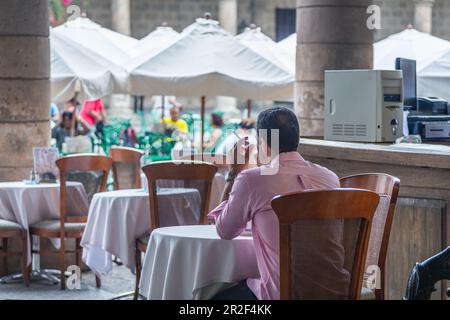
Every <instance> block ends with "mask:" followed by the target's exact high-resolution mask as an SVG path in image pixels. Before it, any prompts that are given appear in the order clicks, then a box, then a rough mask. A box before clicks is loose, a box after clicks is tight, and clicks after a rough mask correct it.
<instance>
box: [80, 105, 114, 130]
mask: <svg viewBox="0 0 450 320" xmlns="http://www.w3.org/2000/svg"><path fill="white" fill-rule="evenodd" d="M80 121H81V122H82V123H83V125H85V126H86V127H88V128H90V130H92V129H94V128H95V131H96V135H97V136H98V137H101V136H102V134H103V126H104V125H105V123H106V121H107V118H106V111H105V107H104V106H103V103H102V99H101V98H100V99H97V100H87V101H85V102H84V104H83V107H82V108H81V111H80Z"/></svg>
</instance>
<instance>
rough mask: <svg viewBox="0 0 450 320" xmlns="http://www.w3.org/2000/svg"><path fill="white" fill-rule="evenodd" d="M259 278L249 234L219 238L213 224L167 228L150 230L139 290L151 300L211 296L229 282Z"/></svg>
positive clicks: (207, 297) (204, 297)
mask: <svg viewBox="0 0 450 320" xmlns="http://www.w3.org/2000/svg"><path fill="white" fill-rule="evenodd" d="M258 277H259V272H258V265H257V262H256V256H255V251H254V246H253V239H252V237H251V236H241V237H238V238H236V239H234V240H221V239H220V238H219V236H218V235H217V232H216V227H215V226H179V227H168V228H161V229H157V230H155V231H153V233H152V236H151V238H150V243H149V246H148V249H147V253H146V254H145V259H144V265H143V270H142V277H141V282H140V293H141V294H142V295H143V296H145V297H147V299H152V300H161V299H168V300H191V299H210V298H212V297H213V296H214V295H215V294H217V293H218V292H219V291H220V290H221V289H223V288H224V287H227V286H230V284H233V283H236V282H238V281H240V280H243V279H248V278H258Z"/></svg>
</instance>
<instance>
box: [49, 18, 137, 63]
mask: <svg viewBox="0 0 450 320" xmlns="http://www.w3.org/2000/svg"><path fill="white" fill-rule="evenodd" d="M53 32H54V34H56V35H58V36H59V37H60V38H63V39H65V40H66V41H68V42H72V43H74V44H77V45H79V46H82V47H84V48H87V49H89V50H91V51H93V52H95V53H96V54H98V55H99V56H101V57H102V58H104V59H106V60H108V61H110V62H112V63H115V64H117V65H123V64H125V63H126V62H127V61H128V60H129V59H130V57H132V56H134V55H137V54H138V53H137V52H136V50H135V49H133V47H134V46H135V45H136V44H137V43H138V40H136V39H133V38H131V37H128V36H125V35H123V34H120V33H118V32H114V31H111V30H109V29H106V28H103V27H102V26H100V25H99V24H97V23H95V22H93V21H91V20H89V19H88V18H85V17H80V18H76V19H74V20H73V21H68V22H66V23H65V24H63V25H61V26H59V27H56V28H54V29H53Z"/></svg>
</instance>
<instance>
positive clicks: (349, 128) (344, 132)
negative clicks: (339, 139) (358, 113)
mask: <svg viewBox="0 0 450 320" xmlns="http://www.w3.org/2000/svg"><path fill="white" fill-rule="evenodd" d="M366 135H367V126H366V125H365V124H356V125H355V124H333V136H347V137H355V136H357V137H365V136H366Z"/></svg>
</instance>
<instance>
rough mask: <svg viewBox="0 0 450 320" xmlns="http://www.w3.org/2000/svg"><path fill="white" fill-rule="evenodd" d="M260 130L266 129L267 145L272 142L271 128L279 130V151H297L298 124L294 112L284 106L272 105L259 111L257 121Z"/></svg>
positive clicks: (298, 138) (298, 139)
mask: <svg viewBox="0 0 450 320" xmlns="http://www.w3.org/2000/svg"><path fill="white" fill-rule="evenodd" d="M257 129H258V134H259V131H260V130H267V145H268V146H269V147H270V146H271V143H272V133H271V130H276V129H278V130H279V137H280V142H279V146H280V150H279V152H280V153H285V152H292V151H297V149H298V144H299V141H300V125H299V124H298V120H297V116H296V115H295V113H294V112H292V111H291V110H289V109H288V108H285V107H273V108H270V109H267V110H264V111H263V112H261V113H260V114H259V116H258V122H257Z"/></svg>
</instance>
